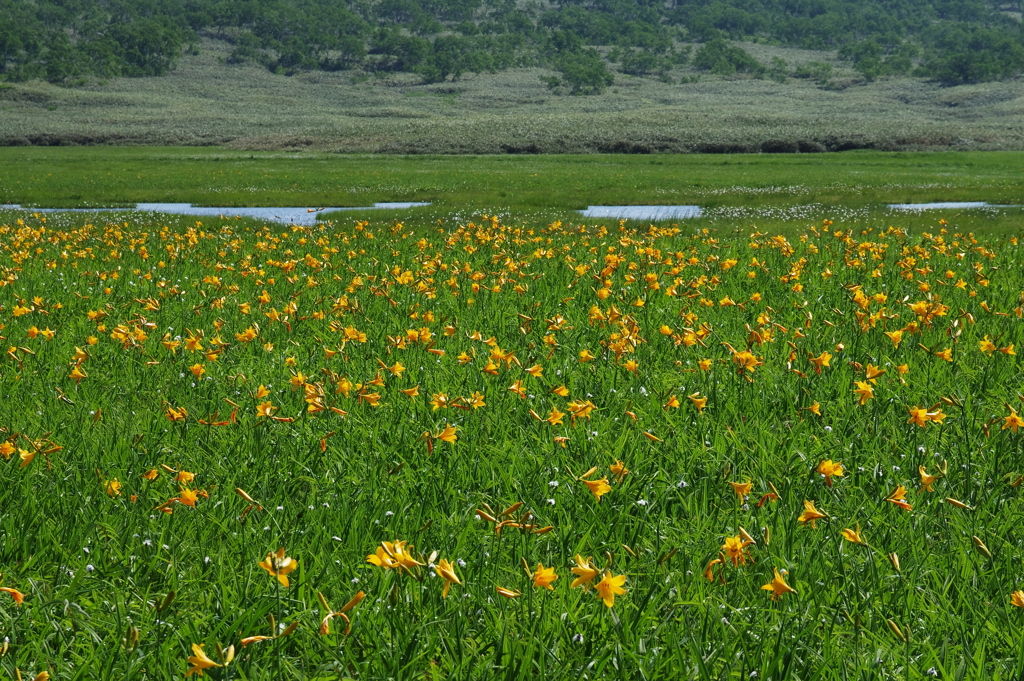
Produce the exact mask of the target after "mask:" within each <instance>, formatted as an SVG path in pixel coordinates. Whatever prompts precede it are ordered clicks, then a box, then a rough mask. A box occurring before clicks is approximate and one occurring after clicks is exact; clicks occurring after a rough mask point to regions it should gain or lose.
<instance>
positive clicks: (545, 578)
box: [533, 563, 558, 591]
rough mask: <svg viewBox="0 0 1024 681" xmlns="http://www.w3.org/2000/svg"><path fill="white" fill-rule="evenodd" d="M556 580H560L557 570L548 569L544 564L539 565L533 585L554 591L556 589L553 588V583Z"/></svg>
mask: <svg viewBox="0 0 1024 681" xmlns="http://www.w3.org/2000/svg"><path fill="white" fill-rule="evenodd" d="M556 579H558V575H557V574H555V568H553V567H549V568H546V567H544V563H538V564H537V569H536V570H535V571H534V573H533V585H534V586H535V587H538V588H543V589H547V590H549V591H554V590H555V587H553V586H551V582H553V581H555V580H556Z"/></svg>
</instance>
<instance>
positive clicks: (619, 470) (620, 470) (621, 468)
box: [609, 459, 629, 482]
mask: <svg viewBox="0 0 1024 681" xmlns="http://www.w3.org/2000/svg"><path fill="white" fill-rule="evenodd" d="M609 468H610V469H611V471H612V473H613V474H614V475H615V482H622V479H623V478H625V477H626V476H627V475H629V469H627V468H626V465H625V464H624V463H622V462H621V461H619V460H618V459H616V460H615V463H613V464H612V465H611V466H609Z"/></svg>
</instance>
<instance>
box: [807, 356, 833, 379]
mask: <svg viewBox="0 0 1024 681" xmlns="http://www.w3.org/2000/svg"><path fill="white" fill-rule="evenodd" d="M831 360H832V355H831V354H830V353H828V352H822V353H821V354H820V355H818V356H817V357H815V356H814V355H811V356H810V361H811V364H813V365H814V373H816V374H820V373H821V369H822V367H827V366H831V365H830V364H829V362H830V361H831Z"/></svg>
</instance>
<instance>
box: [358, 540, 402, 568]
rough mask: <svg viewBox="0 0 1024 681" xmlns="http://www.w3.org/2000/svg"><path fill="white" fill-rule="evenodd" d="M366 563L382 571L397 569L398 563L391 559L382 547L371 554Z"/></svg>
mask: <svg viewBox="0 0 1024 681" xmlns="http://www.w3.org/2000/svg"><path fill="white" fill-rule="evenodd" d="M366 562H367V563H372V564H373V565H376V566H377V567H379V568H383V569H384V570H394V569H396V568H398V567H399V565H398V561H397V560H395V559H394V558H392V557H391V556H390V555H389V554H388V552H387V551H385V550H384V547H382V546H378V547H377V552H376V553H371V554H370V555H368V556H367V557H366Z"/></svg>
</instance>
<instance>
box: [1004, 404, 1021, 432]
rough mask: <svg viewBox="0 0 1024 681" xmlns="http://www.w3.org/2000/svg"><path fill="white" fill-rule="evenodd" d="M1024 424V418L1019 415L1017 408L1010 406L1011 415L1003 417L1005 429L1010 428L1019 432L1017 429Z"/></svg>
mask: <svg viewBox="0 0 1024 681" xmlns="http://www.w3.org/2000/svg"><path fill="white" fill-rule="evenodd" d="M1021 426H1024V418H1021V417H1020V416H1018V415H1017V410H1016V409H1014V408H1013V407H1010V415H1009V416H1004V417H1003V430H1006V429H1007V428H1009V429H1010V430H1012V431H1013V432H1015V433H1016V432H1017V429H1018V428H1020V427H1021Z"/></svg>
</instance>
